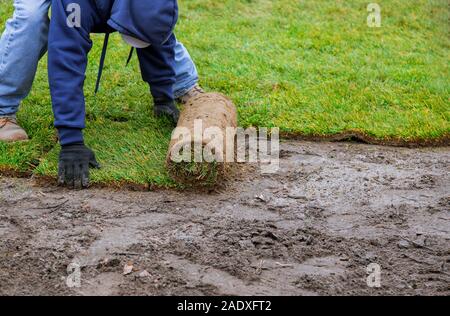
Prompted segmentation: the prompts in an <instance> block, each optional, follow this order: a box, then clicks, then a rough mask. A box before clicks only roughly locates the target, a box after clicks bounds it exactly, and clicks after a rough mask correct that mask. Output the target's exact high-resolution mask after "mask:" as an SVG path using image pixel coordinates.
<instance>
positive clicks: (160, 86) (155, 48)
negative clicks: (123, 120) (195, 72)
mask: <svg viewBox="0 0 450 316" xmlns="http://www.w3.org/2000/svg"><path fill="white" fill-rule="evenodd" d="M175 45H176V39H175V36H174V35H172V36H171V37H170V38H169V39H168V40H167V41H166V42H165V43H163V44H161V45H155V44H154V45H150V46H149V47H147V48H143V49H137V54H138V57H139V65H140V67H141V75H142V79H143V80H144V81H145V82H147V83H148V84H149V85H150V91H151V94H152V96H153V101H154V112H155V115H156V116H163V115H167V116H168V117H169V118H171V119H172V121H173V122H174V123H176V122H177V121H178V117H179V111H178V109H177V108H176V106H175V95H174V84H175V80H176V73H175Z"/></svg>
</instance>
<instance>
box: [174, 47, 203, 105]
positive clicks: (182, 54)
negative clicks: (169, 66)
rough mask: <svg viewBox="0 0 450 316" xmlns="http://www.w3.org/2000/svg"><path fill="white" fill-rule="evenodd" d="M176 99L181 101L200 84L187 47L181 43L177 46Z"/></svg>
mask: <svg viewBox="0 0 450 316" xmlns="http://www.w3.org/2000/svg"><path fill="white" fill-rule="evenodd" d="M175 73H176V82H175V85H174V94H175V98H177V99H181V98H183V97H184V96H185V95H186V94H188V93H189V92H190V91H192V90H193V89H194V88H196V87H197V84H198V73H197V68H196V67H195V64H194V62H193V61H192V58H191V56H190V55H189V52H188V51H187V49H186V47H184V45H183V44H182V43H180V42H179V41H177V42H176V44H175Z"/></svg>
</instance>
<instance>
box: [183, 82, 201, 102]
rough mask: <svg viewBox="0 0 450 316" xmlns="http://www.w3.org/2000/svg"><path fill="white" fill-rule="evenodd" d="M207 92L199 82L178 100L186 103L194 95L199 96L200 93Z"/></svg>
mask: <svg viewBox="0 0 450 316" xmlns="http://www.w3.org/2000/svg"><path fill="white" fill-rule="evenodd" d="M202 93H205V90H203V89H202V87H200V85H199V84H196V85H195V86H194V87H193V88H192V89H191V90H189V91H188V92H187V93H186V94H185V95H183V96H182V97H181V98H179V99H178V102H179V103H181V104H186V103H188V102H189V100H190V99H192V98H193V97H196V96H198V95H199V94H202Z"/></svg>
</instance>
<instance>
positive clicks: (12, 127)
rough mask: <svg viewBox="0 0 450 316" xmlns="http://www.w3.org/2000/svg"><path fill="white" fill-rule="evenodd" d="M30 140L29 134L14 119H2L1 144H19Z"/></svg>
mask: <svg viewBox="0 0 450 316" xmlns="http://www.w3.org/2000/svg"><path fill="white" fill-rule="evenodd" d="M24 140H28V135H27V133H26V132H25V131H24V130H23V128H22V127H20V126H19V124H17V120H16V119H15V118H13V117H0V142H7V143H12V142H18V141H24Z"/></svg>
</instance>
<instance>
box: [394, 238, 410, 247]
mask: <svg viewBox="0 0 450 316" xmlns="http://www.w3.org/2000/svg"><path fill="white" fill-rule="evenodd" d="M397 246H398V247H399V248H401V249H408V248H410V247H411V245H410V243H409V241H407V240H404V239H402V240H400V241H399V242H398V244H397Z"/></svg>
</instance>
